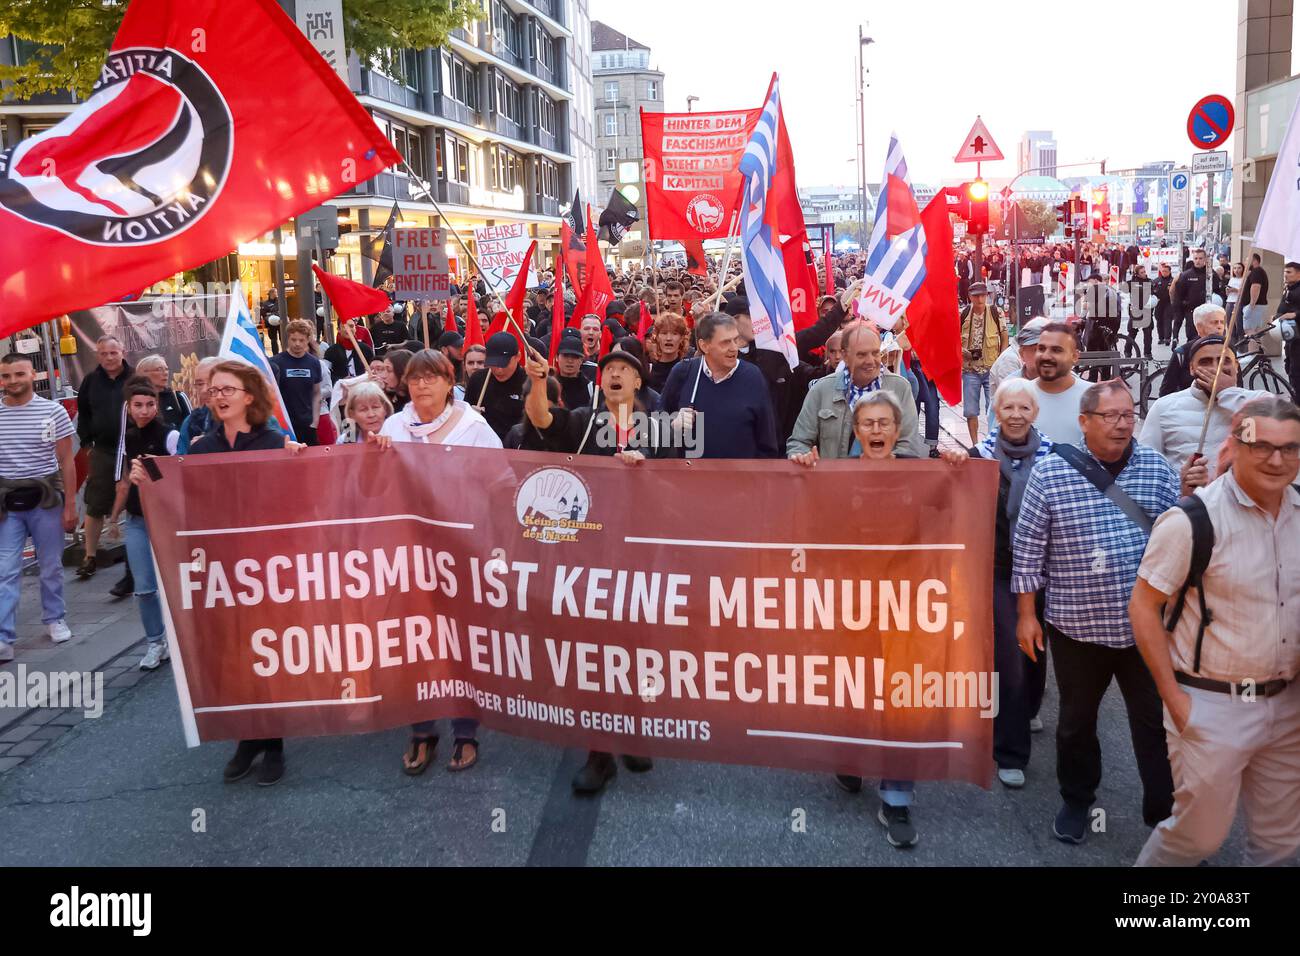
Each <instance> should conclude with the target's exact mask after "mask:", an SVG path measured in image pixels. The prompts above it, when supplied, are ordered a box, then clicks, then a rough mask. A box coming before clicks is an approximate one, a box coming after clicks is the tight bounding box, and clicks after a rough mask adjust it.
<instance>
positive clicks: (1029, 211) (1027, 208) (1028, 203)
mask: <svg viewBox="0 0 1300 956" xmlns="http://www.w3.org/2000/svg"><path fill="white" fill-rule="evenodd" d="M1020 211H1021V212H1023V213H1024V214H1025V218H1026V219H1028V220H1029V223H1030V225H1031V226H1033V230H1034V231H1033V234H1034V235H1042V236H1050V235H1052V234H1053V233H1055V232H1056V230H1057V228H1058V227H1059V224H1058V223H1057V221H1056V208H1055V207H1054V206H1051V205H1049V204H1048V203H1045V202H1042V201H1040V200H1037V199H1021V200H1020Z"/></svg>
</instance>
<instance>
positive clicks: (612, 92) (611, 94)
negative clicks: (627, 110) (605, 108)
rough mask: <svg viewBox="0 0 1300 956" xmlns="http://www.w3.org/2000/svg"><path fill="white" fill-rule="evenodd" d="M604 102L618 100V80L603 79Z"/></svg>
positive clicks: (615, 101)
mask: <svg viewBox="0 0 1300 956" xmlns="http://www.w3.org/2000/svg"><path fill="white" fill-rule="evenodd" d="M605 102H606V103H617V102H618V80H606V81H605Z"/></svg>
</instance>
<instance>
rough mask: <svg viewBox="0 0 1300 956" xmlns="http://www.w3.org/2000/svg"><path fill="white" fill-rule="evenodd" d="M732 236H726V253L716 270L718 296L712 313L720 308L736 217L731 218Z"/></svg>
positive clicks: (733, 239)
mask: <svg viewBox="0 0 1300 956" xmlns="http://www.w3.org/2000/svg"><path fill="white" fill-rule="evenodd" d="M729 231H730V232H731V233H733V235H729V236H727V251H726V252H725V253H723V255H722V265H721V266H720V267H719V268H718V294H717V295H716V296H715V297H714V299H713V311H714V312H717V311H718V309H720V308H721V307H722V287H723V285H725V284H726V281H727V270H728V269H729V268H731V249H732V246H733V245H734V244H735V241H736V239H737V238H739V237H738V236H736V235H734V233H735V231H736V216H735V215H734V214H733V215H732V217H731V229H730V230H729Z"/></svg>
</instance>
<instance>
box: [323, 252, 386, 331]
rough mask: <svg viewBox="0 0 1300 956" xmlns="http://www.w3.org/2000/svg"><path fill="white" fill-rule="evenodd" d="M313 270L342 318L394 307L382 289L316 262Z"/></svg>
mask: <svg viewBox="0 0 1300 956" xmlns="http://www.w3.org/2000/svg"><path fill="white" fill-rule="evenodd" d="M311 271H312V272H314V273H316V278H317V279H318V280H320V287H321V291H322V292H324V293H325V297H326V298H327V299H329V300H330V305H332V306H334V311H335V312H337V313H338V316H339V318H340V319H355V318H356V317H357V316H358V315H371V314H372V313H375V312H383V311H385V310H387V309H391V308H392V307H393V304H392V303H391V302H389V301H388V296H387V295H386V294H385V293H384V291H383V290H382V289H372V288H370V286H368V285H365V284H364V283H361V282H353V281H352V280H351V279H345V278H343V276H336V275H334V273H332V272H326V271H325V270H324V269H322V268H321V267H320V266H319V265H317V264H316V263H314V262H313V263H312V266H311Z"/></svg>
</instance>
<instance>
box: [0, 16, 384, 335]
mask: <svg viewBox="0 0 1300 956" xmlns="http://www.w3.org/2000/svg"><path fill="white" fill-rule="evenodd" d="M267 64H274V71H275V76H276V90H277V95H276V99H275V102H274V104H270V106H269V107H268V102H267V93H266V84H265V81H264V79H263V78H264V76H265V75H266V70H267ZM400 161H401V156H400V155H399V154H398V152H397V150H396V149H394V148H393V146H392V144H391V143H390V142H389V141H388V140H387V138H385V136H384V134H383V132H382V131H381V130H380V129H379V127H378V126H376V125H375V122H374V120H373V119H372V118H371V117H370V115H369V114H368V113H367V112H366V111H365V109H363V108H362V106H361V104H360V103H358V102H357V99H356V97H355V96H353V95H352V93H351V92H350V91H349V90H348V89H347V87H346V86H344V85H343V83H342V82H341V81H340V80H339V78H338V76H337V75H336V74H335V72H334V70H333V69H332V68H331V67H330V66H329V64H328V63H326V62H325V60H324V59H323V58H322V57H321V55H320V54H319V53H318V52H317V51H316V50H315V49H313V48H312V46H311V44H310V43H309V42H308V41H307V38H306V37H305V36H304V35H303V34H302V32H301V31H300V30H299V29H298V27H297V26H296V25H295V24H294V22H293V21H292V20H290V19H289V18H288V17H287V16H286V15H285V14H284V11H283V10H281V9H280V7H279V6H278V4H276V3H275V0H247V2H244V3H239V4H232V3H226V2H222V0H184V2H181V0H132V2H131V4H130V6H129V7H128V8H127V10H126V15H125V16H124V17H123V19H122V25H121V27H120V28H119V29H118V32H117V36H116V37H115V38H114V40H113V44H112V47H111V48H110V50H109V52H108V55H107V58H106V59H105V62H104V65H103V67H102V68H101V70H100V74H99V79H98V80H97V81H96V82H95V85H94V87H93V88H92V90H91V94H90V96H89V98H88V99H87V100H86V101H85V102H84V103H82V104H81V105H80V106H78V107H77V108H76V109H75V110H74V111H73V112H72V113H71V114H70V115H69V116H68V117H67V118H65V119H64V120H63V121H62V122H61V123H59V124H58V125H56V126H54V127H52V128H51V129H48V130H45V131H43V132H41V133H38V134H37V135H35V136H33V137H31V138H30V139H26V140H24V141H22V142H21V143H18V144H17V145H16V146H13V147H12V148H10V149H8V150H6V151H5V152H3V153H0V262H3V263H5V272H4V275H3V276H0V335H9V334H11V333H13V332H15V331H17V330H19V329H23V328H27V327H29V326H32V325H34V324H36V323H37V322H40V321H42V320H44V319H48V318H51V317H54V316H58V315H62V314H63V313H65V312H69V311H72V310H74V309H84V308H90V307H93V306H97V305H100V304H101V303H103V302H108V301H110V300H112V299H114V298H115V297H117V296H119V295H121V294H122V293H123V292H124V291H128V290H130V291H134V290H137V289H141V288H143V287H145V286H148V285H150V284H152V283H154V282H157V281H158V280H160V279H164V278H167V277H169V276H172V275H175V274H176V273H177V272H180V271H182V270H184V269H189V268H193V267H195V266H199V265H203V264H204V263H206V262H210V261H212V260H213V259H216V258H218V257H219V256H223V255H225V254H227V253H229V252H230V251H231V250H232V249H234V248H235V247H236V246H237V245H238V244H239V243H241V242H245V241H247V240H249V239H253V238H255V237H257V236H260V235H261V234H263V233H265V232H267V231H268V230H270V229H272V228H274V227H275V226H277V225H279V224H280V223H282V222H284V221H285V220H286V219H289V218H291V217H292V216H295V215H297V214H298V213H300V212H304V211H306V210H308V209H313V208H315V207H316V206H319V205H320V204H321V203H322V202H324V201H325V200H327V199H330V198H331V197H333V196H337V195H339V194H340V193H342V192H344V191H346V190H349V189H352V188H353V187H355V186H356V185H357V183H360V182H364V181H365V180H367V179H369V178H371V177H372V176H374V175H375V174H376V173H378V172H380V171H381V170H383V169H385V168H387V167H389V166H392V165H393V164H395V163H398V162H400Z"/></svg>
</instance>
